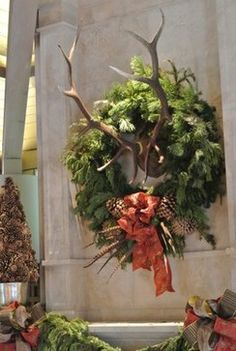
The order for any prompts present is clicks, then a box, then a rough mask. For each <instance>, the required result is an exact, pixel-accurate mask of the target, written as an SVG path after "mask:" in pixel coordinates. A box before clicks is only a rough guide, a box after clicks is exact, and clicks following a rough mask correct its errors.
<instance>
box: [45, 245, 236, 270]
mask: <svg viewBox="0 0 236 351" xmlns="http://www.w3.org/2000/svg"><path fill="white" fill-rule="evenodd" d="M235 255H236V254H235V249H234V248H230V247H228V248H225V249H221V250H206V251H189V252H185V253H184V259H188V260H189V259H198V258H199V259H202V258H206V257H208V258H209V259H210V258H212V257H219V256H235ZM88 260H90V258H87V257H86V258H68V259H62V260H58V259H49V260H44V261H42V265H43V266H44V267H50V266H62V265H82V264H84V262H85V261H88ZM102 260H105V258H101V259H100V262H101V261H102Z"/></svg>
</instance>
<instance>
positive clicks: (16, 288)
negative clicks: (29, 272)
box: [0, 283, 28, 305]
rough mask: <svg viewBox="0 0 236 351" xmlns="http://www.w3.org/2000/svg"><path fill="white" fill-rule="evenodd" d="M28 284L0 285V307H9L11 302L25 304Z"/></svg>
mask: <svg viewBox="0 0 236 351" xmlns="http://www.w3.org/2000/svg"><path fill="white" fill-rule="evenodd" d="M27 298H28V283H0V305H9V304H10V303H11V302H12V301H18V302H19V303H22V304H26V302H27Z"/></svg>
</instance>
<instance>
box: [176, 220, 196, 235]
mask: <svg viewBox="0 0 236 351" xmlns="http://www.w3.org/2000/svg"><path fill="white" fill-rule="evenodd" d="M171 226H172V232H174V234H176V235H182V236H184V235H190V234H192V233H193V232H194V231H195V230H196V229H197V225H196V222H195V220H193V219H190V218H175V219H174V220H173V222H172V224H171Z"/></svg>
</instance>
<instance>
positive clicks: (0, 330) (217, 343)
mask: <svg viewBox="0 0 236 351" xmlns="http://www.w3.org/2000/svg"><path fill="white" fill-rule="evenodd" d="M235 311H236V293H234V292H233V291H230V290H226V291H225V292H224V294H223V296H222V297H221V298H218V299H209V300H204V299H202V298H200V297H199V296H192V297H191V298H190V299H189V301H188V303H187V305H186V317H185V322H184V328H183V330H182V331H180V333H179V335H178V336H176V337H172V338H169V339H167V340H165V341H163V342H161V343H159V344H157V345H153V346H147V347H145V348H143V349H141V350H139V351H193V350H198V351H209V350H212V351H236V333H235V329H236V318H235ZM32 323H34V324H32ZM31 349H32V350H38V351H48V350H50V351H59V350H60V351H78V350H81V351H82V350H84V351H121V349H120V348H114V347H112V346H111V345H109V344H108V343H106V342H104V341H103V340H101V339H99V338H97V337H95V336H92V335H90V334H89V330H88V323H87V322H85V321H83V320H81V319H79V318H76V319H73V320H71V321H69V320H68V319H67V318H66V317H65V316H62V315H60V314H55V313H52V312H51V313H48V314H45V313H44V312H43V310H42V307H41V306H40V304H36V305H34V306H33V308H32V310H31V313H29V311H27V310H26V308H25V307H24V306H22V305H19V304H18V303H17V302H13V303H12V304H10V305H9V306H5V307H2V308H1V309H0V350H5V351H15V350H19V351H26V350H31Z"/></svg>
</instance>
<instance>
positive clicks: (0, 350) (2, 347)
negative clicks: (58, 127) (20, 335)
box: [0, 343, 16, 351]
mask: <svg viewBox="0 0 236 351" xmlns="http://www.w3.org/2000/svg"><path fill="white" fill-rule="evenodd" d="M0 351H16V344H15V343H2V344H0Z"/></svg>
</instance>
